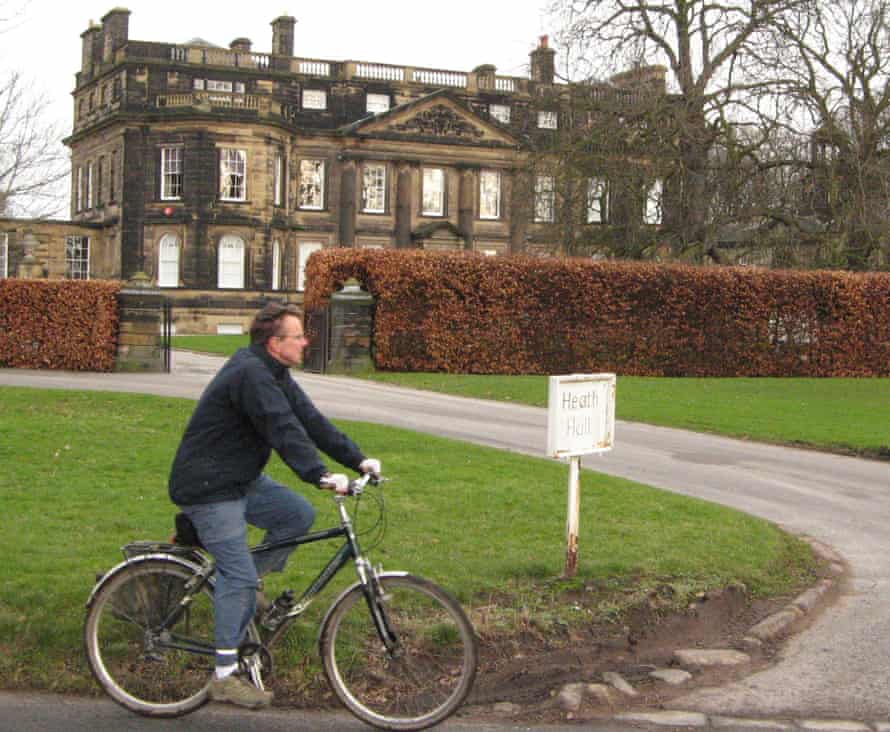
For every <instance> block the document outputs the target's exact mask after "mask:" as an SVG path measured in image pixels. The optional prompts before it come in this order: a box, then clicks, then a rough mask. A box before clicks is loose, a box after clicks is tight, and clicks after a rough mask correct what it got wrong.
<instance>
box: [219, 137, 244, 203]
mask: <svg viewBox="0 0 890 732" xmlns="http://www.w3.org/2000/svg"><path fill="white" fill-rule="evenodd" d="M228 158H230V159H228ZM233 162H238V163H239V164H240V167H241V171H240V173H239V171H238V170H227V169H226V168H227V166H229V165H231V164H232V163H233ZM239 175H240V189H241V195H240V196H237V195H230V193H229V192H230V191H233V192H235V193H237V189H238V186H239V183H237V182H235V181H234V180H233V179H232V177H233V176H239ZM227 177H229V178H230V179H229V180H228V181H227V180H226V178H227ZM219 200H220V201H230V202H236V203H237V202H242V201H246V200H247V150H244V149H242V148H236V147H221V148H219Z"/></svg>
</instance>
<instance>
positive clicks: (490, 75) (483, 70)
mask: <svg viewBox="0 0 890 732" xmlns="http://www.w3.org/2000/svg"><path fill="white" fill-rule="evenodd" d="M497 72H498V70H497V67H496V66H494V65H492V64H482V65H481V66H477V67H476V68H475V69H473V73H474V74H475V75H476V84H477V85H478V87H479V88H480V89H494V80H495V75H496V74H497Z"/></svg>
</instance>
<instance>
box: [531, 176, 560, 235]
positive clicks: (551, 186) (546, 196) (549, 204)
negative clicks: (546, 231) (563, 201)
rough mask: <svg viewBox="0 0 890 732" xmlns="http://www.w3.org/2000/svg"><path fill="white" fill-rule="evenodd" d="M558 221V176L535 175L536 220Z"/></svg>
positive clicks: (537, 222)
mask: <svg viewBox="0 0 890 732" xmlns="http://www.w3.org/2000/svg"><path fill="white" fill-rule="evenodd" d="M554 221H556V178H555V177H554V176H552V175H549V174H548V175H536V176H535V205H534V222H535V223H536V224H552V223H553V222H554Z"/></svg>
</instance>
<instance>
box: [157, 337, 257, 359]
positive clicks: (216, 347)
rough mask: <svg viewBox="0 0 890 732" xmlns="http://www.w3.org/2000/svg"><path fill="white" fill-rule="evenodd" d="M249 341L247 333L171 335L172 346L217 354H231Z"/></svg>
mask: <svg viewBox="0 0 890 732" xmlns="http://www.w3.org/2000/svg"><path fill="white" fill-rule="evenodd" d="M248 343H250V336H249V335H246V334H244V335H186V336H173V338H172V339H171V345H172V346H173V348H182V349H183V350H186V351H198V352H199V353H213V354H216V355H218V356H231V355H232V354H233V353H235V351H237V350H238V349H239V348H243V347H244V346H246V345H247V344H248Z"/></svg>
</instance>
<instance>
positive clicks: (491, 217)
mask: <svg viewBox="0 0 890 732" xmlns="http://www.w3.org/2000/svg"><path fill="white" fill-rule="evenodd" d="M490 176H494V180H495V181H496V182H497V186H496V191H495V199H494V201H495V209H496V210H495V212H494V214H491V213H485V212H484V210H483V204H484V201H485V197H484V195H483V193H484V190H483V188H484V180H485V179H486V178H488V177H490ZM502 195H503V185H502V181H501V171H500V170H493V169H490V168H489V169H482V170H480V171H479V218H480V219H483V220H485V221H498V220H499V219H500V218H501V214H502V210H501V209H502V206H501V196H502Z"/></svg>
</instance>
